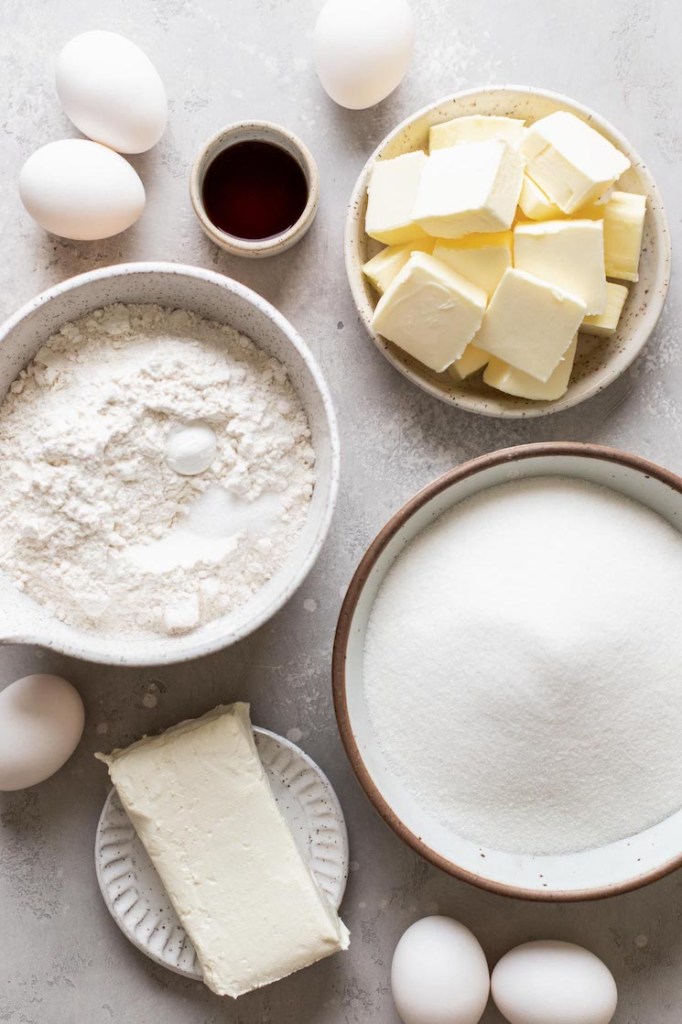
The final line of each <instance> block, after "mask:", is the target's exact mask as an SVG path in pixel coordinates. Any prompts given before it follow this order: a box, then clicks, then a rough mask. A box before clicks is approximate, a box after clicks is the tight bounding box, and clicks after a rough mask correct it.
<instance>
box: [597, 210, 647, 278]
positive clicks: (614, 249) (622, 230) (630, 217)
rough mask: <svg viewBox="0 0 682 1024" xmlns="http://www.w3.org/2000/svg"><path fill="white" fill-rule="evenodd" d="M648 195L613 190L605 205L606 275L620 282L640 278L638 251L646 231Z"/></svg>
mask: <svg viewBox="0 0 682 1024" xmlns="http://www.w3.org/2000/svg"><path fill="white" fill-rule="evenodd" d="M645 213H646V197H645V196H638V195H634V194H633V193H632V192H614V193H613V195H612V196H611V198H610V199H609V201H608V203H607V204H606V206H604V260H605V264H606V276H607V277H616V278H618V279H619V280H621V281H638V280H639V273H638V268H639V254H640V251H641V248H642V235H643V234H644V216H645Z"/></svg>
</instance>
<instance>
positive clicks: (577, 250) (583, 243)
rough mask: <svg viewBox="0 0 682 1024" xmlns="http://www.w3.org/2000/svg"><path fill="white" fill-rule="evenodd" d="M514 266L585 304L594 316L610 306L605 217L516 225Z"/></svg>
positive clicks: (589, 312)
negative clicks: (606, 272)
mask: <svg viewBox="0 0 682 1024" xmlns="http://www.w3.org/2000/svg"><path fill="white" fill-rule="evenodd" d="M514 266H515V267H516V268H517V269H518V270H525V271H526V272H527V273H528V274H534V275H535V276H536V277H539V278H542V280H543V281H547V282H548V283H549V284H556V285H558V286H559V287H560V288H562V289H563V290H564V291H565V292H570V293H571V294H572V295H576V296H577V297H578V298H579V299H580V300H581V301H582V302H584V303H585V309H586V310H587V313H588V314H589V315H590V316H591V315H592V314H593V313H603V312H604V310H605V309H606V274H605V272H604V225H603V222H602V221H601V220H590V219H585V220H548V221H543V222H542V223H540V224H517V225H516V227H515V228H514Z"/></svg>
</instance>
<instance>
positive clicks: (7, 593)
mask: <svg viewBox="0 0 682 1024" xmlns="http://www.w3.org/2000/svg"><path fill="white" fill-rule="evenodd" d="M113 302H124V303H129V302H132V303H138V302H140V303H144V302H150V303H157V304H159V305H162V306H170V307H171V308H173V309H177V308H180V309H188V310H191V311H192V312H194V313H198V314H199V315H200V316H203V317H207V318H208V319H211V320H217V321H219V322H221V323H227V324H229V325H230V326H232V327H234V328H236V329H237V330H238V331H241V332H242V333H244V334H246V335H248V336H249V337H250V338H252V339H253V341H254V342H255V343H256V344H257V345H258V346H259V347H260V348H262V349H263V350H264V351H266V352H268V353H270V354H271V355H273V356H275V357H276V358H277V359H279V360H280V362H282V363H283V364H284V366H285V367H286V370H287V373H288V375H289V379H290V381H291V383H292V385H293V387H294V388H295V390H296V392H297V393H298V396H299V398H300V399H301V402H302V404H303V407H304V409H305V411H306V414H307V416H308V420H309V423H310V428H311V431H312V442H313V446H314V449H315V455H316V465H315V489H314V492H313V497H312V501H311V503H310V507H309V512H308V518H307V520H306V522H305V524H304V527H303V530H302V532H301V535H300V537H299V539H298V542H297V544H296V546H295V548H294V550H293V551H292V553H291V554H290V555H289V557H288V558H287V560H286V562H285V563H284V565H283V566H282V568H281V569H280V570H279V571H278V572H277V573H276V574H275V575H274V576H273V577H272V579H270V580H269V581H268V582H267V583H266V584H265V586H263V587H262V588H261V589H260V590H259V591H257V592H256V594H254V596H253V597H252V598H251V600H250V601H249V602H248V603H247V604H246V605H244V606H242V607H241V608H239V609H238V610H237V611H235V612H234V613H232V614H230V615H227V616H225V617H223V618H220V619H217V620H215V621H214V622H211V623H209V624H208V625H206V626H203V627H202V628H200V629H197V630H194V631H193V632H192V633H188V634H185V635H182V636H171V637H153V636H150V637H144V638H138V637H125V638H121V637H115V636H114V637H112V636H107V635H103V634H99V633H97V632H96V631H94V630H82V629H75V628H73V627H71V626H67V625H65V624H63V623H61V622H59V621H58V620H57V619H56V618H54V617H53V616H51V615H50V614H49V612H47V611H46V609H44V608H42V607H40V606H39V605H38V604H36V603H35V602H34V601H32V600H30V599H29V598H27V597H26V596H24V595H23V594H20V593H19V592H18V591H17V590H16V588H15V587H14V585H13V584H12V582H11V581H10V580H9V579H8V577H7V576H6V575H4V574H3V573H0V643H24V644H39V645H40V646H42V647H49V648H53V649H54V650H57V651H62V652H63V653H64V654H69V655H71V656H73V657H75V658H84V659H87V660H89V661H96V662H101V663H105V664H111V665H160V664H168V663H172V662H178V661H186V660H189V659H190V658H197V657H200V656H201V655H204V654H209V653H211V652H212V651H216V650H220V649H221V648H223V647H227V646H228V645H229V644H233V643H236V641H237V640H240V639H242V638H243V637H245V636H247V635H248V634H249V633H251V632H253V630H255V629H257V628H258V627H259V626H262V625H263V623H264V622H266V621H267V620H268V619H269V618H271V617H272V616H273V615H274V614H275V612H277V611H278V610H279V609H280V608H281V607H282V605H283V604H284V603H285V602H286V601H288V599H289V598H290V597H291V595H292V594H293V593H294V591H295V590H296V588H297V587H298V586H299V585H300V584H301V582H302V581H303V580H304V578H305V577H306V575H307V574H308V572H309V571H310V569H311V567H312V565H313V563H314V562H315V559H316V558H317V556H318V554H319V552H320V549H321V547H322V544H323V543H324V539H325V537H326V535H327V531H328V529H329V525H330V522H331V517H332V513H333V510H334V504H335V501H336V493H337V489H338V479H339V443H338V434H337V429H336V418H335V415H334V410H333V406H332V403H331V399H330V397H329V392H328V390H327V386H326V384H325V382H324V379H323V377H322V375H321V373H320V371H319V369H318V367H317V364H316V362H315V360H314V359H313V357H312V355H311V354H310V352H309V351H308V349H307V347H306V346H305V344H304V343H303V341H302V340H301V338H300V337H299V335H298V334H297V333H296V331H295V330H294V328H293V327H292V326H291V324H289V323H288V322H287V320H285V318H284V317H283V316H282V315H281V313H279V312H278V311H277V310H276V309H275V308H274V307H273V306H271V305H270V303H268V302H266V301H265V299H262V298H261V297H260V296H259V295H257V294H256V293H255V292H252V291H251V290H250V289H249V288H246V287H244V285H242V284H239V283H238V282H237V281H232V280H230V278H227V277H223V276H222V275H220V274H215V273H213V272H212V271H209V270H203V269H202V268H200V267H186V266H182V265H179V264H174V263H128V264H123V265H120V266H114V267H105V268H104V269H102V270H94V271H91V272H89V273H87V274H81V275H79V276H78V277H74V278H71V279H70V280H68V281H64V282H62V283H61V284H58V285H55V286H54V287H53V288H49V289H48V290H47V291H45V292H43V293H42V294H41V295H38V296H37V298H35V299H32V300H31V301H30V302H29V303H27V305H25V306H24V307H23V308H22V309H20V310H19V311H18V312H17V313H15V315H14V316H12V317H10V319H9V320H7V321H6V323H5V324H4V325H3V326H2V327H0V400H2V399H3V398H4V396H5V394H6V392H7V389H8V388H9V386H10V384H11V383H12V381H13V380H14V379H15V377H16V376H17V374H18V373H19V371H20V370H21V369H22V368H23V367H24V366H25V365H26V364H27V363H28V362H29V361H30V360H31V359H32V357H33V356H34V355H35V353H36V352H37V350H38V349H39V348H40V346H41V345H42V344H43V343H44V341H45V340H46V339H47V338H48V337H49V336H50V335H51V334H53V333H54V332H55V331H56V330H58V329H59V327H61V326H62V324H65V323H68V322H69V321H70V320H75V319H77V318H78V317H81V316H83V315H84V314H85V313H87V312H89V311H90V310H93V309H97V308H98V307H100V306H106V305H107V304H109V303H113Z"/></svg>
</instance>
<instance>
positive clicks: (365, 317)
mask: <svg viewBox="0 0 682 1024" xmlns="http://www.w3.org/2000/svg"><path fill="white" fill-rule="evenodd" d="M555 110H568V111H570V112H571V113H572V114H575V115H576V116H577V117H579V118H581V120H583V121H586V122H587V123H588V124H590V125H592V126H593V127H594V128H596V129H597V131H599V132H601V134H602V135H604V136H605V137H606V138H607V139H609V141H610V142H612V143H613V144H614V145H615V146H617V147H618V149H620V150H621V152H623V153H625V155H626V156H627V157H628V158H629V160H630V162H631V164H632V166H631V167H630V169H629V170H628V171H627V172H626V173H625V174H624V175H623V177H622V178H621V182H620V186H619V187H622V188H623V189H624V190H625V191H627V192H639V193H641V194H643V195H646V197H647V215H646V221H645V225H644V240H643V245H642V255H641V259H640V266H639V281H638V282H637V284H634V285H628V287H629V289H630V294H629V296H628V299H627V302H626V304H625V308H624V310H623V315H622V317H621V322H620V324H619V326H618V330H617V331H616V333H615V334H614V335H613V337H611V338H608V339H600V338H588V337H583V336H581V340H580V344H579V346H578V352H577V355H576V361H575V365H574V368H573V373H572V376H571V382H570V384H569V387H568V391H567V392H566V394H565V395H564V396H563V398H559V399H557V400H556V401H552V402H532V401H529V400H527V399H523V398H514V397H513V396H511V395H505V394H504V393H503V392H501V391H496V390H494V389H493V388H490V387H488V386H487V385H486V384H484V383H483V380H482V379H481V378H480V376H479V377H474V378H471V379H469V380H467V381H464V382H463V383H456V382H455V381H454V380H453V379H452V378H451V377H450V375H449V374H448V373H435V372H434V371H433V370H429V369H428V367H426V366H424V365H423V364H422V363H419V362H417V360H415V359H412V358H410V356H408V355H407V354H406V353H404V352H402V351H401V350H400V349H399V348H397V347H396V346H395V345H393V344H392V343H391V342H389V341H387V340H386V339H385V338H383V337H382V336H381V335H379V334H377V333H376V332H375V331H374V330H373V329H372V316H373V314H374V308H375V306H376V304H377V301H378V298H379V297H378V295H377V294H376V292H375V291H374V289H373V288H372V286H371V285H370V283H369V281H367V280H366V278H365V277H364V276H363V273H362V265H363V263H365V262H366V261H367V260H368V259H369V258H370V257H371V256H373V255H374V254H375V253H376V252H378V251H379V249H380V248H381V246H380V245H379V243H378V242H375V241H373V240H372V239H371V238H369V236H368V235H367V234H366V233H365V211H366V208H367V182H368V179H369V175H370V173H371V170H372V167H373V166H374V163H375V162H376V161H377V160H388V159H392V158H393V157H396V156H399V155H400V154H401V153H409V152H412V151H414V150H418V149H425V148H427V146H428V135H429V128H430V127H431V126H432V125H434V124H440V123H442V122H443V121H449V120H451V119H452V118H455V117H461V116H464V115H467V114H485V115H490V114H502V115H506V116H509V117H522V118H525V119H526V120H527V121H529V122H533V121H537V120H538V119H539V118H541V117H545V116H546V115H547V114H551V113H553V112H554V111H555ZM345 257H346V272H347V274H348V280H349V283H350V287H351V291H352V293H353V298H354V300H355V304H356V306H357V309H358V312H359V314H360V317H361V319H362V321H363V323H364V324H365V327H366V328H367V331H368V332H369V335H370V337H371V338H372V341H373V342H374V344H375V345H376V346H377V347H378V349H379V350H380V352H382V353H383V355H384V356H385V357H386V359H388V361H389V363H391V364H392V365H393V366H394V367H395V368H396V369H397V370H399V372H400V373H402V374H403V376H404V377H407V379H408V380H410V381H412V383H413V384H416V385H417V386H418V387H420V388H422V390H424V391H426V392H428V394H430V395H433V396H434V398H438V399H440V400H441V401H442V402H447V403H448V404H450V405H456V406H458V407H459V408H461V409H467V410H468V411H469V412H475V413H480V414H482V415H484V416H499V417H509V418H522V417H531V416H546V415H547V414H548V413H553V412H558V411H559V410H561V409H568V408H570V407H571V406H573V405H577V404H578V403H579V402H584V401H585V399H587V398H590V397H592V396H593V395H596V394H598V393H599V392H600V391H603V389H604V388H605V387H607V386H608V385H609V384H611V383H612V382H613V381H614V380H615V379H616V378H617V377H619V376H620V375H621V374H622V373H623V372H624V371H625V370H626V369H627V368H628V367H629V366H630V364H631V363H632V362H634V360H635V359H636V358H637V356H638V355H639V353H640V352H641V350H642V349H643V347H644V345H645V344H646V342H647V340H648V338H649V335H650V334H651V332H652V331H653V329H654V327H655V325H656V321H657V320H658V318H659V316H660V314H661V311H662V309H663V304H664V301H665V297H666V294H667V291H668V284H669V281H670V262H671V251H670V233H669V231H668V224H667V220H666V216H665V211H664V209H663V202H662V200H661V195H660V192H659V190H658V188H657V186H656V183H655V182H654V179H653V178H652V176H651V174H650V172H649V170H648V168H647V167H646V165H645V164H644V163H643V161H642V159H641V158H640V157H639V156H638V154H637V153H636V152H635V150H634V149H633V147H632V146H631V145H630V143H629V142H628V141H627V139H625V138H624V137H623V136H622V135H621V134H620V133H619V132H618V131H616V129H615V128H614V127H612V125H610V124H609V123H608V121H605V120H604V118H602V117H600V116H599V115H598V114H596V113H595V112H594V111H593V110H590V109H589V107H586V106H584V105H583V104H581V103H578V102H577V101H576V100H572V99H569V98H568V97H566V96H560V95H557V94H556V93H552V92H546V91H545V90H543V89H531V88H528V87H524V86H499V87H495V88H486V89H472V90H470V91H467V92H460V93H456V94H455V95H454V96H448V97H446V98H445V99H442V100H439V101H438V103H434V104H432V105H431V106H428V107H425V108H424V109H423V110H420V111H418V112H417V113H416V114H413V115H412V116H411V117H409V118H407V120H406V121H403V122H402V124H399V125H398V127H397V128H395V129H394V130H393V131H392V132H391V133H390V134H389V135H387V136H386V138H385V139H384V141H383V142H381V143H380V144H379V146H378V147H377V149H376V150H375V152H374V153H373V154H372V156H371V157H370V159H369V160H368V161H367V163H366V165H365V167H364V168H363V170H362V172H361V173H360V177H359V178H358V180H357V183H356V185H355V188H354V190H353V194H352V197H351V201H350V207H349V210H348V217H347V221H346V236H345Z"/></svg>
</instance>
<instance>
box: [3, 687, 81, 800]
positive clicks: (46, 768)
mask: <svg viewBox="0 0 682 1024" xmlns="http://www.w3.org/2000/svg"><path fill="white" fill-rule="evenodd" d="M83 721H84V712H83V702H82V700H81V699H80V696H79V695H78V691H77V690H76V689H75V688H74V687H73V686H72V685H71V683H67V681H66V679H62V678H61V677H60V676H49V675H35V676H25V677H24V678H23V679H17V681H16V682H14V683H10V685H9V686H7V687H5V689H4V690H2V691H1V692H0V790H1V791H10V790H15V789H26V788H27V786H35V785H36V784H37V783H38V782H43V780H44V779H47V778H49V777H50V775H54V773H55V772H56V771H58V770H59V769H60V768H61V767H62V765H63V764H65V763H66V761H68V759H69V758H70V757H71V755H72V754H73V752H74V750H75V749H76V747H77V746H78V741H79V740H80V738H81V736H82V734H83Z"/></svg>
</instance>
